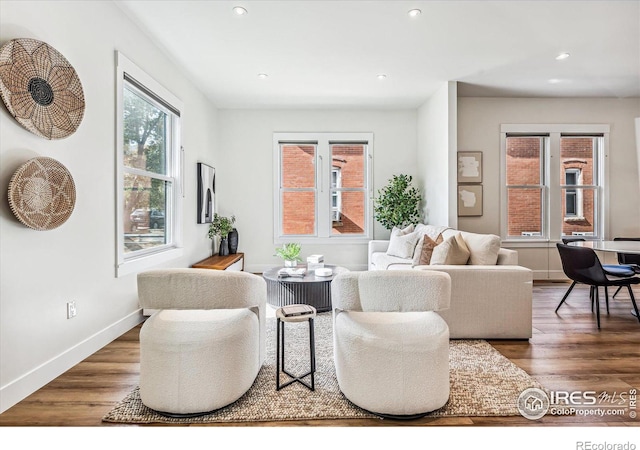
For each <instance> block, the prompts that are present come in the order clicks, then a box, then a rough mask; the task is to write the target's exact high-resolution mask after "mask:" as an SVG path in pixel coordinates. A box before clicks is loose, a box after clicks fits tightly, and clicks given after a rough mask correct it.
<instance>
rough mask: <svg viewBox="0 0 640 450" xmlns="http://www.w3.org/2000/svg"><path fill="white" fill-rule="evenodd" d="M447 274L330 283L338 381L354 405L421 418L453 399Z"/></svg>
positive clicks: (349, 277) (343, 278)
mask: <svg viewBox="0 0 640 450" xmlns="http://www.w3.org/2000/svg"><path fill="white" fill-rule="evenodd" d="M450 297H451V279H450V277H449V275H448V274H446V273H444V272H431V271H416V270H398V271H370V272H349V273H344V274H340V275H338V276H337V277H336V278H335V279H334V280H333V281H332V283H331V299H332V303H333V321H334V327H333V333H334V334H333V340H334V361H335V367H336V377H337V379H338V385H339V386H340V390H341V391H342V393H343V394H344V395H345V397H347V398H348V399H349V400H350V401H351V402H353V403H354V404H355V405H357V406H359V407H361V408H363V409H365V410H367V411H370V412H372V413H375V414H377V415H380V416H383V417H387V416H390V417H394V418H415V417H421V416H423V415H425V414H427V413H429V412H431V411H434V410H436V409H438V408H441V407H442V406H444V405H445V403H446V402H447V400H448V399H449V327H448V326H447V323H446V322H445V321H444V320H443V319H442V317H440V316H439V315H438V313H437V312H436V311H439V310H444V309H447V308H448V307H449V301H450Z"/></svg>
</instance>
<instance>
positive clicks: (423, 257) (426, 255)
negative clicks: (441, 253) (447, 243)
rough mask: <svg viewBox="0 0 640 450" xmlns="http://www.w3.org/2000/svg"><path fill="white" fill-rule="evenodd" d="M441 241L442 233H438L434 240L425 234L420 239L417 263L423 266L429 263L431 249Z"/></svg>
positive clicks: (431, 253)
mask: <svg viewBox="0 0 640 450" xmlns="http://www.w3.org/2000/svg"><path fill="white" fill-rule="evenodd" d="M442 242H443V239H442V233H440V234H439V235H438V238H437V239H436V240H435V241H434V240H433V239H431V238H430V237H429V236H428V235H426V234H425V235H424V237H423V240H422V249H421V252H420V259H419V260H418V264H417V265H419V266H424V265H429V264H431V256H432V255H433V250H434V249H435V248H436V246H437V245H439V244H442Z"/></svg>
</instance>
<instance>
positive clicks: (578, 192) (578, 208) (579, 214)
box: [563, 168, 584, 220]
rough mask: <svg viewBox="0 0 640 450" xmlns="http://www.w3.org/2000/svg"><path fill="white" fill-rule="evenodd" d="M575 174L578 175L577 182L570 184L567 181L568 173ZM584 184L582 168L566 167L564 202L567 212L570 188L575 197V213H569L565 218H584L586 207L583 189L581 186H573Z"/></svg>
mask: <svg viewBox="0 0 640 450" xmlns="http://www.w3.org/2000/svg"><path fill="white" fill-rule="evenodd" d="M570 173H572V174H575V175H576V183H575V184H569V183H567V174H570ZM581 185H582V170H581V169H578V168H571V169H565V171H564V186H563V188H564V190H565V191H564V197H565V198H564V204H565V212H567V206H566V205H567V204H568V194H569V190H571V191H573V193H572V194H573V198H574V202H575V214H572V215H569V214H566V215H565V217H564V219H565V220H576V219H583V218H584V209H583V206H584V205H583V196H582V193H583V190H582V189H580V188H576V187H573V188H572V186H581Z"/></svg>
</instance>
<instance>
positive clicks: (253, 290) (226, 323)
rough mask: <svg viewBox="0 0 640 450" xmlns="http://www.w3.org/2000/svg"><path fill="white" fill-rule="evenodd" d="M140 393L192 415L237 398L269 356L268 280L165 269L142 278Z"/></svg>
mask: <svg viewBox="0 0 640 450" xmlns="http://www.w3.org/2000/svg"><path fill="white" fill-rule="evenodd" d="M138 296H139V301H140V306H141V307H142V308H147V309H152V310H156V312H155V313H154V314H153V315H152V316H151V317H149V318H148V319H147V320H146V322H145V323H144V324H143V326H142V328H141V330H140V397H141V400H142V403H143V404H144V405H146V406H147V407H149V408H151V409H153V410H155V411H158V412H160V413H162V414H165V415H170V416H195V415H200V414H204V413H207V412H209V411H213V410H216V409H220V408H222V407H224V406H227V405H229V404H231V403H233V402H235V401H236V400H237V399H239V398H240V397H241V396H242V395H243V394H244V393H245V392H246V391H247V390H249V388H250V387H251V386H252V385H253V382H254V381H255V379H256V377H257V375H258V371H259V370H260V368H261V366H262V364H263V363H264V360H265V355H266V345H265V335H266V333H265V322H266V316H265V314H266V296H267V290H266V283H265V281H264V280H263V279H262V277H259V276H257V275H254V274H250V273H247V272H229V271H218V270H208V269H161V270H152V271H148V272H144V273H140V274H139V275H138Z"/></svg>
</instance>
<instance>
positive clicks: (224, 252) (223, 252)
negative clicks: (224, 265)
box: [218, 237, 229, 256]
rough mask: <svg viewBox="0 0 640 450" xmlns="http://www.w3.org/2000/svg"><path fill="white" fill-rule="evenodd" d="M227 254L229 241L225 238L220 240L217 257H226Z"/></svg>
mask: <svg viewBox="0 0 640 450" xmlns="http://www.w3.org/2000/svg"><path fill="white" fill-rule="evenodd" d="M228 254H229V239H228V238H226V237H223V238H220V249H219V250H218V255H220V256H227V255H228Z"/></svg>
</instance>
